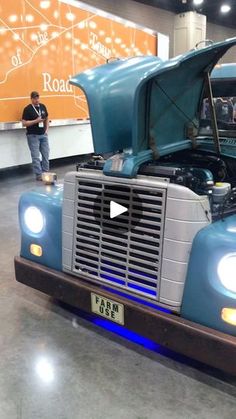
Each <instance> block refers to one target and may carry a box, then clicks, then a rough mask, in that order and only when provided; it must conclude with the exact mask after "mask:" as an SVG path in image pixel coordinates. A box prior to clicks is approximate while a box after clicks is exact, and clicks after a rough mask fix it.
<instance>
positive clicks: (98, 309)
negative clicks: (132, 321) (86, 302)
mask: <svg viewBox="0 0 236 419" xmlns="http://www.w3.org/2000/svg"><path fill="white" fill-rule="evenodd" d="M91 308H92V312H93V313H95V314H99V316H102V317H105V318H106V319H109V320H111V321H113V322H115V323H118V324H121V325H124V305H123V304H120V303H117V302H116V301H113V300H110V299H108V298H104V297H102V296H101V295H98V294H94V293H91Z"/></svg>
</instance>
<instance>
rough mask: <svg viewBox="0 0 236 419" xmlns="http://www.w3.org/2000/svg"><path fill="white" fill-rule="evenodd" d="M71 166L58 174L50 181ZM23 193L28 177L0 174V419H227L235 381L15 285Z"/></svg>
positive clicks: (234, 402)
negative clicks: (18, 210) (149, 347)
mask: <svg viewBox="0 0 236 419" xmlns="http://www.w3.org/2000/svg"><path fill="white" fill-rule="evenodd" d="M73 168H74V165H72V164H71V163H70V164H67V165H65V164H64V165H63V166H62V165H60V166H57V168H56V170H57V172H58V174H59V178H60V179H63V176H64V173H65V172H66V171H67V170H71V169H73ZM32 187H37V185H35V182H34V180H33V179H32V175H31V173H30V172H29V171H28V170H26V171H21V170H20V171H18V172H11V171H10V172H7V173H5V174H4V173H0V223H1V230H0V231H1V240H0V270H1V274H0V419H158V418H160V419H233V418H236V379H235V378H232V377H230V376H226V375H224V374H222V373H220V372H219V371H216V370H212V369H210V368H207V367H206V366H203V365H200V364H197V363H193V362H191V361H190V360H188V359H185V358H183V357H179V356H178V357H177V356H173V355H170V354H166V353H165V351H162V350H160V349H159V348H158V346H153V347H152V350H150V349H148V348H146V347H145V346H148V345H147V343H145V345H143V342H142V341H140V343H139V344H138V343H134V342H131V341H129V340H127V339H124V338H123V337H121V336H118V335H116V334H114V333H111V332H108V331H107V330H105V329H103V328H101V327H99V326H98V325H97V324H94V323H93V322H91V321H90V320H89V319H87V318H86V316H81V315H79V313H78V312H76V310H72V309H70V308H68V307H64V306H62V305H60V304H58V303H56V302H54V301H52V300H51V299H50V298H48V297H47V296H45V295H43V294H41V293H39V292H36V291H34V290H33V289H30V288H27V287H25V286H24V285H21V284H19V283H16V282H15V280H14V270H13V257H14V255H15V254H18V252H19V244H20V238H19V229H18V225H17V203H18V199H19V196H20V194H21V193H22V192H23V191H26V190H29V189H30V188H32ZM229 362H236V360H235V359H232V360H231V359H229Z"/></svg>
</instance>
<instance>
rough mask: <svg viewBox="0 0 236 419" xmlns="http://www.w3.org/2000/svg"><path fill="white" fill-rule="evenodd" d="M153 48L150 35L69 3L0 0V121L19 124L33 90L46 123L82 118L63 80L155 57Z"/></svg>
mask: <svg viewBox="0 0 236 419" xmlns="http://www.w3.org/2000/svg"><path fill="white" fill-rule="evenodd" d="M80 7H82V6H80ZM84 7H86V6H84ZM156 45H157V39H156V35H155V34H152V33H151V32H150V31H145V30H142V29H138V28H136V27H134V25H132V24H129V23H128V22H127V23H125V22H121V20H119V19H118V20H115V19H112V18H109V17H107V16H106V15H105V14H103V13H101V12H99V11H96V12H93V11H88V10H83V9H82V8H78V7H76V6H75V5H74V4H73V3H72V4H71V5H69V4H66V2H62V1H60V0H44V1H40V0H17V1H16V0H0V56H1V62H0V122H13V121H19V120H20V119H21V115H22V110H23V108H24V106H26V105H27V104H28V103H29V93H30V92H31V91H32V90H38V91H39V92H40V95H41V101H42V102H43V103H44V104H45V105H46V106H47V107H48V110H49V116H50V119H69V118H81V119H83V118H87V117H88V111H87V106H86V100H85V97H84V96H83V94H82V92H81V91H80V90H79V89H77V88H75V87H72V86H70V85H69V84H68V78H70V77H71V76H73V75H75V74H77V73H80V72H81V71H84V70H86V69H88V68H91V67H94V66H97V65H100V64H104V63H105V62H106V59H107V58H109V57H124V56H133V55H146V54H153V55H157V46H156Z"/></svg>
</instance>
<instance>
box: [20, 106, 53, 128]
mask: <svg viewBox="0 0 236 419" xmlns="http://www.w3.org/2000/svg"><path fill="white" fill-rule="evenodd" d="M35 108H36V110H37V112H38V113H37V112H36V111H35V109H34V107H33V105H31V104H30V105H28V106H26V107H25V109H24V111H23V115H22V119H24V120H25V121H33V120H34V119H36V118H38V117H39V114H40V113H41V116H42V118H43V119H46V118H47V117H48V111H47V108H46V106H45V105H43V104H42V103H40V104H39V105H37V106H36V105H35ZM26 132H27V134H34V135H43V134H44V132H45V128H44V127H39V124H35V125H31V126H30V127H27V128H26Z"/></svg>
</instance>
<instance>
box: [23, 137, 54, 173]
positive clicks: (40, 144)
mask: <svg viewBox="0 0 236 419" xmlns="http://www.w3.org/2000/svg"><path fill="white" fill-rule="evenodd" d="M27 140H28V146H29V149H30V152H31V158H32V164H33V172H34V174H35V175H36V176H40V175H41V174H42V172H48V171H49V144H48V136H47V135H45V134H43V135H34V134H28V135H27ZM40 153H41V155H42V162H41V160H40Z"/></svg>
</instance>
